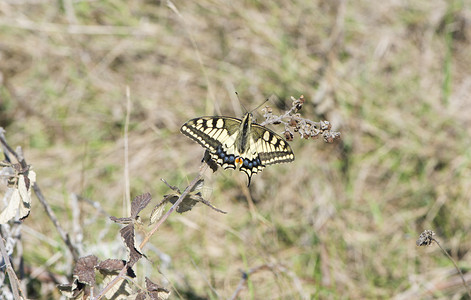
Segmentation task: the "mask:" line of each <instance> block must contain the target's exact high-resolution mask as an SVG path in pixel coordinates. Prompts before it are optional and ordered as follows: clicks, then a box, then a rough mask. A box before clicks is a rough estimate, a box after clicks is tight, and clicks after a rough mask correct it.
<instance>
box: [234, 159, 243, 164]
mask: <svg viewBox="0 0 471 300" xmlns="http://www.w3.org/2000/svg"><path fill="white" fill-rule="evenodd" d="M243 162H244V160H243V159H242V158H240V157H236V159H235V163H236V164H239V165H241V164H242V163H243Z"/></svg>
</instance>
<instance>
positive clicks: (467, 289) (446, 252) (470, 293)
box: [431, 237, 471, 299]
mask: <svg viewBox="0 0 471 300" xmlns="http://www.w3.org/2000/svg"><path fill="white" fill-rule="evenodd" d="M431 239H432V240H433V241H434V242H435V243H437V245H438V247H440V249H442V251H443V253H445V255H446V256H447V257H448V258H449V259H450V260H451V262H452V263H453V265H454V266H455V268H456V270H458V272H459V274H460V277H461V281H463V285H464V287H465V288H466V292H468V296H469V298H470V299H471V291H470V290H469V286H468V285H467V284H466V280H465V279H464V276H463V273H462V272H461V269H460V268H459V267H458V265H457V264H456V262H455V260H454V259H453V258H452V257H451V255H450V254H448V251H446V250H445V249H443V248H442V245H440V243H439V242H438V241H437V240H436V239H435V238H434V237H432V238H431Z"/></svg>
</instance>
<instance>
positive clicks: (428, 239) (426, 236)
mask: <svg viewBox="0 0 471 300" xmlns="http://www.w3.org/2000/svg"><path fill="white" fill-rule="evenodd" d="M434 235H435V232H433V231H432V230H424V232H422V233H421V234H420V236H419V239H418V240H417V241H416V242H415V244H416V245H417V246H418V247H421V246H430V245H431V244H432V242H433V241H434V240H435V239H434V238H433V236H434Z"/></svg>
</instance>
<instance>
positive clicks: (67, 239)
mask: <svg viewBox="0 0 471 300" xmlns="http://www.w3.org/2000/svg"><path fill="white" fill-rule="evenodd" d="M0 141H1V143H2V144H3V146H4V147H5V148H6V149H7V150H8V152H10V154H12V155H13V156H14V157H15V158H16V160H17V161H18V162H19V163H20V164H21V166H22V167H23V168H26V166H27V163H26V160H25V159H24V157H20V156H19V155H18V153H16V152H15V151H14V150H13V149H12V148H11V147H10V145H8V143H7V142H6V140H5V138H4V136H3V134H0ZM33 190H34V193H35V194H36V197H38V200H39V202H41V204H42V205H43V206H44V209H45V210H46V213H47V215H48V216H49V218H50V219H51V221H52V223H53V224H54V226H55V227H56V229H57V232H59V235H60V236H61V238H62V240H63V241H64V243H65V244H66V245H67V247H68V248H69V250H70V253H71V254H72V256H73V258H74V261H77V259H78V256H79V255H78V251H77V249H76V247H74V245H72V241H71V240H70V237H69V235H68V233H66V232H65V230H64V229H62V226H61V225H60V224H59V221H58V220H57V218H56V215H55V214H54V212H53V211H52V209H51V207H50V206H49V204H48V203H47V201H46V198H45V197H44V195H43V193H42V192H41V189H40V188H39V186H38V184H37V183H34V185H33Z"/></svg>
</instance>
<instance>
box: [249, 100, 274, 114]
mask: <svg viewBox="0 0 471 300" xmlns="http://www.w3.org/2000/svg"><path fill="white" fill-rule="evenodd" d="M268 101H270V99H268V98H267V99H265V101H263V102H262V103H261V104H260V105H259V106H257V107H255V108H254V109H253V110H252V111H256V110H257V109H259V108H260V107H262V106H263V105H264V104H265V103H267V102H268Z"/></svg>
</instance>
